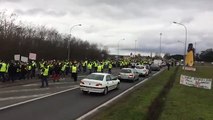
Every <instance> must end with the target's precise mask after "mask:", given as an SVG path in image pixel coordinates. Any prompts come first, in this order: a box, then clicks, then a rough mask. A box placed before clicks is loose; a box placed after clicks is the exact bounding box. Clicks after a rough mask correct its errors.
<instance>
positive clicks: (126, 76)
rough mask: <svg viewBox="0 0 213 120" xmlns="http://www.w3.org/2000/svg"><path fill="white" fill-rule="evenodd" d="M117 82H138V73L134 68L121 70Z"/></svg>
mask: <svg viewBox="0 0 213 120" xmlns="http://www.w3.org/2000/svg"><path fill="white" fill-rule="evenodd" d="M118 79H119V80H130V81H132V82H134V81H136V80H139V73H138V71H137V70H136V69H134V68H122V69H121V71H120V73H119V75H118Z"/></svg>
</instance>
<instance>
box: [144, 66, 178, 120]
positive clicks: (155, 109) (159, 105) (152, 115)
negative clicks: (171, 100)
mask: <svg viewBox="0 0 213 120" xmlns="http://www.w3.org/2000/svg"><path fill="white" fill-rule="evenodd" d="M177 70H178V67H176V68H175V71H174V73H173V74H172V75H171V76H170V78H169V81H168V82H167V83H166V85H165V86H164V88H163V90H162V91H161V92H160V94H159V95H158V96H157V97H156V98H155V99H154V101H153V102H152V104H151V105H150V107H149V110H148V113H147V118H146V119H147V120H158V118H159V116H160V114H161V113H162V109H163V107H164V104H165V101H166V98H167V94H168V93H169V91H170V90H171V88H172V87H173V84H174V82H175V77H176V74H177Z"/></svg>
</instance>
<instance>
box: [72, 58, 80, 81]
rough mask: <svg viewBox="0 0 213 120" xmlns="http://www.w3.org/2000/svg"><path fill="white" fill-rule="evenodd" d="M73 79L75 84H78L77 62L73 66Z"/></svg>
mask: <svg viewBox="0 0 213 120" xmlns="http://www.w3.org/2000/svg"><path fill="white" fill-rule="evenodd" d="M71 72H72V78H73V79H74V81H75V82H77V78H78V73H77V72H78V71H77V65H76V62H74V64H73V66H72V70H71Z"/></svg>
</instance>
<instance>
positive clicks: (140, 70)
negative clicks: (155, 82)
mask: <svg viewBox="0 0 213 120" xmlns="http://www.w3.org/2000/svg"><path fill="white" fill-rule="evenodd" d="M135 69H136V70H137V71H138V73H139V76H147V75H149V70H148V69H147V66H145V65H136V66H135Z"/></svg>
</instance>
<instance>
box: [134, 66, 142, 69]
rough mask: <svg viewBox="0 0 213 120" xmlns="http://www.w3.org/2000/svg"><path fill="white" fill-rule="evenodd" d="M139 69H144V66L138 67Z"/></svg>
mask: <svg viewBox="0 0 213 120" xmlns="http://www.w3.org/2000/svg"><path fill="white" fill-rule="evenodd" d="M135 68H137V69H144V66H136V67H135Z"/></svg>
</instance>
